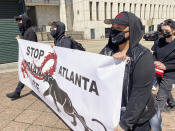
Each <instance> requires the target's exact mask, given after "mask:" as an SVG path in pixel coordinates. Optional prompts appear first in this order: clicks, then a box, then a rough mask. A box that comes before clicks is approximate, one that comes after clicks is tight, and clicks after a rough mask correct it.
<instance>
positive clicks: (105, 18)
mask: <svg viewBox="0 0 175 131" xmlns="http://www.w3.org/2000/svg"><path fill="white" fill-rule="evenodd" d="M106 18H107V2H105V19H106Z"/></svg>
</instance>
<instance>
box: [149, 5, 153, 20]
mask: <svg viewBox="0 0 175 131" xmlns="http://www.w3.org/2000/svg"><path fill="white" fill-rule="evenodd" d="M151 7H152V4H151V5H150V10H149V19H150V18H151Z"/></svg>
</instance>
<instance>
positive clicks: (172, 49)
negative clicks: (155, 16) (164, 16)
mask: <svg viewBox="0 0 175 131" xmlns="http://www.w3.org/2000/svg"><path fill="white" fill-rule="evenodd" d="M161 28H162V34H163V37H162V38H160V39H158V40H157V41H155V43H154V45H153V47H152V51H153V55H154V64H155V68H156V70H157V71H156V73H157V81H158V84H159V90H158V93H157V96H156V100H157V103H158V106H159V108H160V111H170V110H172V109H173V110H174V109H175V101H174V99H173V97H172V93H171V90H172V85H173V84H174V83H175V21H173V20H171V19H168V20H165V21H164V22H163V25H162V27H161ZM159 71H161V72H162V74H161V75H159Z"/></svg>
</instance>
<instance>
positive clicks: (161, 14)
mask: <svg viewBox="0 0 175 131" xmlns="http://www.w3.org/2000/svg"><path fill="white" fill-rule="evenodd" d="M163 9H164V5H162V13H161V18H163Z"/></svg>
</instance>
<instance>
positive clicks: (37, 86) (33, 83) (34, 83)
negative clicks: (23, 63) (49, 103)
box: [32, 80, 40, 92]
mask: <svg viewBox="0 0 175 131" xmlns="http://www.w3.org/2000/svg"><path fill="white" fill-rule="evenodd" d="M32 85H34V87H35V88H36V89H37V90H38V91H39V84H38V83H36V82H35V81H34V80H32ZM39 92H40V91H39Z"/></svg>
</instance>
